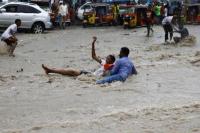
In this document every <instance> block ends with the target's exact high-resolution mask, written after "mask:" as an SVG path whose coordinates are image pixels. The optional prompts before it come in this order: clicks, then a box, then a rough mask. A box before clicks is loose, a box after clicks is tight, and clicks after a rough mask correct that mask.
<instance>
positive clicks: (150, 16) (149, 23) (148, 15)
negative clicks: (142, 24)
mask: <svg viewBox="0 0 200 133" xmlns="http://www.w3.org/2000/svg"><path fill="white" fill-rule="evenodd" d="M145 21H146V26H147V36H149V34H150V30H151V31H152V32H153V29H152V25H153V22H152V21H153V13H152V11H151V10H147V12H146V19H145Z"/></svg>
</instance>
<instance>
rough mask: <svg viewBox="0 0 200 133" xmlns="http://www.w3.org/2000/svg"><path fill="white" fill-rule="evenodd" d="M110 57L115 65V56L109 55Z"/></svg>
mask: <svg viewBox="0 0 200 133" xmlns="http://www.w3.org/2000/svg"><path fill="white" fill-rule="evenodd" d="M108 56H109V57H110V59H111V61H112V62H113V63H114V62H115V56H114V55H111V54H110V55H108Z"/></svg>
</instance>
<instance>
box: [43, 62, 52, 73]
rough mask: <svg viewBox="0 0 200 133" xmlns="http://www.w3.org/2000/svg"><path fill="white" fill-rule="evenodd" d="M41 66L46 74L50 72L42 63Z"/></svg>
mask: <svg viewBox="0 0 200 133" xmlns="http://www.w3.org/2000/svg"><path fill="white" fill-rule="evenodd" d="M42 68H43V69H44V71H45V73H46V74H49V73H50V70H49V68H48V67H46V66H45V65H44V64H42Z"/></svg>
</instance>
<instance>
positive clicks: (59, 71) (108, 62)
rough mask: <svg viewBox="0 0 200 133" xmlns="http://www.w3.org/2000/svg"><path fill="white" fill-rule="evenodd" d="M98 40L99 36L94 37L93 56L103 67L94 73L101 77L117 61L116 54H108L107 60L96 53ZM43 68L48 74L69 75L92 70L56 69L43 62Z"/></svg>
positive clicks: (77, 74)
mask: <svg viewBox="0 0 200 133" xmlns="http://www.w3.org/2000/svg"><path fill="white" fill-rule="evenodd" d="M96 40H97V37H93V42H92V58H93V59H94V60H95V61H97V62H98V63H99V64H101V67H100V68H99V69H97V70H96V71H95V72H94V73H92V74H93V75H95V76H97V77H99V76H104V75H106V73H107V71H110V70H111V69H112V67H113V65H114V64H113V63H114V62H115V56H113V55H108V56H107V57H106V60H103V59H101V58H100V57H99V56H97V55H96V52H95V42H96ZM42 68H43V69H44V71H45V73H46V74H49V73H57V74H62V75H67V76H79V75H81V74H87V73H91V72H87V71H85V70H75V69H56V68H49V67H47V66H46V65H43V64H42Z"/></svg>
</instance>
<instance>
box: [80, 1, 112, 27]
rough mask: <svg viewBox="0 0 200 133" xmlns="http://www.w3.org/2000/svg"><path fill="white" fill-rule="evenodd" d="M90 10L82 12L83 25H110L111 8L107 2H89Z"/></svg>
mask: <svg viewBox="0 0 200 133" xmlns="http://www.w3.org/2000/svg"><path fill="white" fill-rule="evenodd" d="M91 6H92V10H91V11H89V12H85V11H84V13H83V23H82V25H83V27H87V26H89V25H93V26H96V25H103V24H109V25H111V24H112V23H113V21H114V18H113V15H112V13H111V8H110V6H109V5H108V4H104V3H91Z"/></svg>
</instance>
